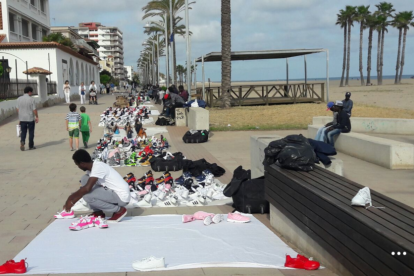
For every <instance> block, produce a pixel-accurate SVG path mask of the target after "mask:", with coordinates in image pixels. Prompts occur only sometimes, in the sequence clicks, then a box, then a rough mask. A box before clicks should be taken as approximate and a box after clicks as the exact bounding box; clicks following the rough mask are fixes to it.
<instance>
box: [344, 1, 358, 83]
mask: <svg viewBox="0 0 414 276" xmlns="http://www.w3.org/2000/svg"><path fill="white" fill-rule="evenodd" d="M345 17H346V19H347V25H348V45H347V57H346V79H345V86H348V85H349V68H350V63H351V27H352V26H354V21H355V17H356V7H353V6H346V7H345Z"/></svg>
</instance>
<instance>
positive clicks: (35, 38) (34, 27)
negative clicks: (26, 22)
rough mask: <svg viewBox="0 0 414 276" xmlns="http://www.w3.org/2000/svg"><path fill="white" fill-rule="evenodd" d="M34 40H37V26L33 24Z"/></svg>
mask: <svg viewBox="0 0 414 276" xmlns="http://www.w3.org/2000/svg"><path fill="white" fill-rule="evenodd" d="M32 38H33V40H37V26H36V25H35V24H32Z"/></svg>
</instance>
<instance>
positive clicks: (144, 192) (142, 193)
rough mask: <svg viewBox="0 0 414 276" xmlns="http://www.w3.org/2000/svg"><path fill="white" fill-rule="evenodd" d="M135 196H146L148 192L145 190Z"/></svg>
mask: <svg viewBox="0 0 414 276" xmlns="http://www.w3.org/2000/svg"><path fill="white" fill-rule="evenodd" d="M137 194H138V195H140V196H142V195H146V194H148V191H147V190H143V191H139V192H138V193H137Z"/></svg>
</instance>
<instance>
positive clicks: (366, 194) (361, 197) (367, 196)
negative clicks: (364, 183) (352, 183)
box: [351, 187, 384, 209]
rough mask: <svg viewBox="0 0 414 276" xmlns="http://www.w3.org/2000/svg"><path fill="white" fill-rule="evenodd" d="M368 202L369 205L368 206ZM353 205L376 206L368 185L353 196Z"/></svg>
mask: <svg viewBox="0 0 414 276" xmlns="http://www.w3.org/2000/svg"><path fill="white" fill-rule="evenodd" d="M367 204H368V205H369V206H368V207H366V206H367ZM351 205H354V206H362V207H365V208H366V209H368V208H369V207H375V206H373V205H372V199H371V191H370V190H369V188H368V187H365V188H362V189H361V190H359V191H358V193H357V194H356V195H355V196H354V197H353V198H352V200H351ZM375 208H384V207H375Z"/></svg>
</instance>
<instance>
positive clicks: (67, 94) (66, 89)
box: [63, 80, 70, 104]
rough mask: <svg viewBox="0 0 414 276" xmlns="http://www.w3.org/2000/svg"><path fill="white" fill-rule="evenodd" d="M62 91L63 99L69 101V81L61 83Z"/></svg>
mask: <svg viewBox="0 0 414 276" xmlns="http://www.w3.org/2000/svg"><path fill="white" fill-rule="evenodd" d="M63 93H64V94H65V100H66V103H67V104H69V103H70V84H69V81H68V80H67V81H65V84H64V85H63Z"/></svg>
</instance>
